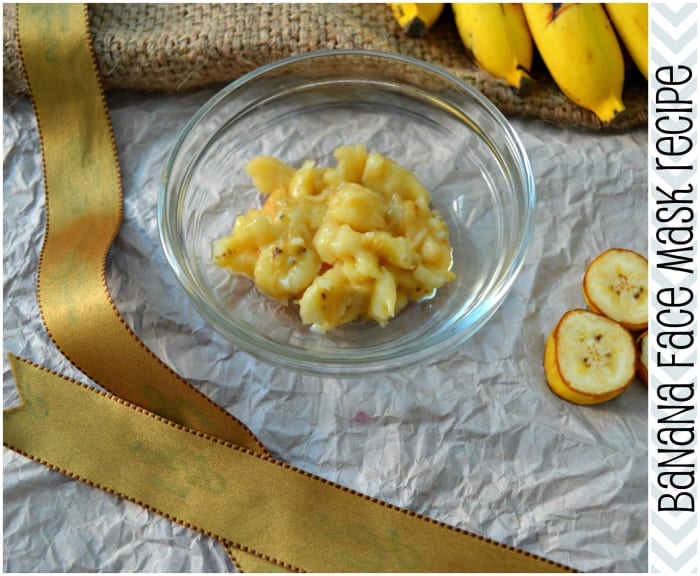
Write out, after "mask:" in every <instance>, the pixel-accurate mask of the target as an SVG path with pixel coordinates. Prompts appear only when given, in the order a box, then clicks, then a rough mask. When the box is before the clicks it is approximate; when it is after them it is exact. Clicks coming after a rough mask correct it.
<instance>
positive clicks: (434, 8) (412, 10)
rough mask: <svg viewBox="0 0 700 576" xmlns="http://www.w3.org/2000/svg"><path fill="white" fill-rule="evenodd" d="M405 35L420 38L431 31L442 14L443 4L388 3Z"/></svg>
mask: <svg viewBox="0 0 700 576" xmlns="http://www.w3.org/2000/svg"><path fill="white" fill-rule="evenodd" d="M388 4H389V6H390V7H391V10H392V12H393V14H394V18H395V19H396V21H397V22H398V23H399V26H400V27H401V30H403V32H404V34H406V35H407V36H410V37H411V38H420V37H421V36H424V35H425V33H426V32H427V31H428V30H430V28H431V27H432V26H433V24H435V22H436V21H437V19H438V18H439V17H440V14H442V11H443V9H444V7H445V4H444V3H442V2H432V3H430V2H388Z"/></svg>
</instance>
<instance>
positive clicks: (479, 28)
mask: <svg viewBox="0 0 700 576" xmlns="http://www.w3.org/2000/svg"><path fill="white" fill-rule="evenodd" d="M452 11H453V13H454V18H455V24H456V25H457V31H458V32H459V36H460V38H461V39H462V42H463V43H464V46H465V47H466V48H467V50H468V51H469V52H470V53H471V55H472V57H473V58H474V61H475V62H476V63H477V65H478V66H480V67H481V68H483V69H484V70H486V71H487V72H490V73H491V74H493V75H494V76H497V77H499V78H503V79H504V80H505V81H506V82H508V84H510V86H512V87H513V88H515V89H516V90H517V91H518V92H519V93H520V94H525V93H526V92H527V89H528V88H529V87H530V85H531V83H532V79H531V78H530V67H531V66H532V52H533V47H532V36H530V30H529V29H528V26H527V22H526V21H525V15H524V14H523V9H522V6H521V5H520V4H500V3H489V4H487V3H479V4H476V3H466V4H455V3H453V4H452Z"/></svg>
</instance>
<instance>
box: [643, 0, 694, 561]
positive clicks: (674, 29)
mask: <svg viewBox="0 0 700 576" xmlns="http://www.w3.org/2000/svg"><path fill="white" fill-rule="evenodd" d="M698 12H700V8H699V7H698V5H697V4H695V3H678V2H668V3H663V4H662V3H651V4H649V154H650V161H649V222H650V227H649V256H650V258H649V265H650V273H649V295H650V304H649V306H650V308H649V315H650V316H649V320H650V322H649V335H650V338H649V368H650V370H649V572H651V573H662V574H696V573H697V572H698V568H699V567H700V566H699V564H698V547H699V546H698V511H697V508H698V506H699V505H700V502H698V487H697V482H698V481H700V477H698V476H697V432H696V431H697V426H696V424H697V406H698V387H697V384H698V382H697V375H698V366H699V363H698V344H697V342H698V339H700V333H699V332H698V329H697V327H698V317H699V316H700V310H699V309H698V305H697V300H698V298H700V295H699V294H698V265H697V262H698V257H697V253H698V241H697V238H698V237H699V236H700V233H699V232H698V231H697V220H698V215H699V214H700V207H699V206H698V193H697V190H698V187H699V186H700V182H699V181H698V164H699V163H700V162H699V160H698V159H699V155H698V146H699V145H700V143H699V142H698V128H697V124H698V121H699V120H698V74H699V73H700V69H699V68H698V48H697V45H698ZM681 66H685V67H687V68H688V69H690V71H691V73H692V76H691V78H690V80H689V81H688V82H685V83H683V84H679V85H677V86H675V87H673V89H674V90H677V93H678V95H679V99H682V100H691V101H692V106H691V107H690V108H692V111H690V112H689V111H688V108H689V106H687V105H685V106H683V108H685V110H684V111H682V112H681V111H680V108H681V107H682V106H680V105H678V106H677V109H678V111H677V112H675V113H674V110H673V108H674V106H673V105H672V104H667V105H666V107H667V108H669V109H668V110H664V111H660V108H661V105H657V103H656V96H657V94H658V90H659V89H660V88H662V87H664V85H663V84H661V83H660V81H659V78H657V77H656V76H655V73H656V71H657V70H659V69H660V68H664V67H669V68H670V69H673V70H674V72H675V71H677V77H678V78H681V77H685V78H687V76H688V75H687V72H686V73H684V72H683V71H682V70H681V68H680V67H681ZM662 77H663V76H662ZM667 77H668V76H666V78H667ZM668 93H669V91H667V94H668ZM681 116H683V117H684V119H682V120H681V119H680V117H681ZM662 117H667V118H666V120H663V119H662ZM668 118H670V120H669V119H668ZM675 120H678V121H677V122H675V123H673V122H674V121H675ZM657 121H659V123H657ZM688 121H691V122H692V126H690V125H689V122H688ZM664 122H667V127H668V130H672V129H680V127H681V126H685V127H686V129H685V130H684V131H683V134H682V135H683V136H684V137H685V138H687V140H685V142H686V143H688V142H689V143H691V149H690V150H689V152H688V153H687V154H679V155H678V156H673V155H671V154H665V153H664V152H663V151H660V150H659V149H658V148H657V147H656V144H657V143H658V142H659V141H660V140H661V139H662V138H663V137H664V136H667V135H668V134H664V133H663V132H662V130H663V128H664ZM668 142H675V141H674V140H667V143H668ZM657 158H661V160H662V164H664V165H666V166H677V167H679V168H678V169H676V170H669V169H658V168H656V163H655V160H656V159H657ZM659 189H661V190H664V191H666V192H667V193H672V192H673V191H674V190H688V192H685V193H678V194H676V196H675V198H676V199H677V200H679V202H678V204H674V203H671V204H670V208H677V207H680V206H684V207H690V208H691V210H692V218H689V220H690V222H684V223H682V224H679V221H678V220H675V219H674V221H673V222H672V223H671V225H675V226H678V227H681V226H685V227H688V226H692V228H691V234H692V237H693V238H694V239H693V240H690V241H688V242H687V243H686V244H684V245H683V246H682V247H683V248H684V250H680V251H677V252H675V254H676V258H675V260H674V258H673V256H669V253H668V252H667V253H666V255H664V254H663V251H664V250H668V249H669V248H674V247H675V248H678V247H679V246H678V245H669V244H672V243H669V242H666V243H665V244H664V243H663V242H662V241H661V240H660V238H659V237H657V231H658V230H659V228H661V227H668V226H669V225H670V224H669V223H661V222H660V219H657V212H656V210H657V208H658V207H659V205H660V204H658V202H661V201H668V200H669V197H668V196H664V195H663V193H660V192H659ZM681 200H682V201H683V203H682V202H680V201H681ZM686 201H690V203H684V202H686ZM682 213H683V214H684V215H686V216H688V215H689V211H687V210H683V212H682ZM679 237H680V235H679ZM679 244H680V243H679ZM688 247H689V248H690V249H688ZM672 254H673V253H672ZM691 258H692V259H691ZM686 259H687V260H686ZM673 261H675V262H676V263H677V264H678V268H682V269H684V270H688V272H686V271H683V270H675V271H674V270H672V269H670V268H668V267H664V266H662V264H663V263H664V262H665V263H669V262H673ZM664 289H670V290H668V291H667V292H666V294H667V295H668V294H671V293H673V294H677V295H678V296H679V300H680V296H684V297H686V298H687V297H688V295H689V294H692V295H693V296H692V298H688V300H689V301H688V302H687V303H686V304H684V305H683V306H677V307H674V306H667V305H664V304H663V303H662V302H661V301H660V299H658V298H657V295H658V294H659V293H660V291H661V290H664ZM686 289H689V290H692V292H689V291H686ZM666 300H667V301H668V298H667V299H666ZM667 303H668V302H667ZM667 308H670V309H671V310H673V311H675V315H666V316H664V317H663V318H665V319H666V320H667V323H669V324H673V323H674V322H676V323H678V324H681V323H682V322H685V321H686V320H688V319H690V322H689V325H688V326H685V327H683V328H682V330H683V331H689V332H690V333H691V334H692V338H688V339H687V340H686V342H691V345H690V346H689V347H688V348H686V349H682V348H681V347H680V346H678V347H677V349H670V348H668V347H667V348H666V349H664V348H663V347H662V344H661V342H660V341H657V340H656V338H655V336H656V335H658V334H659V333H660V332H662V331H667V330H670V329H671V330H672V329H673V328H669V327H668V326H665V327H664V326H662V325H661V318H660V317H659V316H658V314H659V312H661V311H662V310H663V309H667ZM680 330H681V329H678V331H680ZM691 331H692V332H691ZM677 342H678V343H680V340H678V341H677ZM657 354H661V358H662V359H663V361H664V362H666V363H673V362H672V360H673V358H674V356H673V355H674V354H675V363H676V364H681V363H687V364H689V366H675V367H674V366H663V365H662V366H659V364H660V362H658V361H657ZM684 384H685V385H686V386H684V387H681V386H678V387H677V388H676V390H677V391H678V394H677V395H676V397H675V398H673V397H671V398H669V397H668V395H664V393H663V391H668V390H669V388H660V387H661V386H668V385H684ZM681 391H683V392H685V393H686V395H685V396H683V395H682V394H681V393H680V392H681ZM672 473H675V474H676V475H675V476H673V475H672ZM671 480H675V486H674V485H673V484H672V483H670V481H671ZM674 499H675V500H674ZM673 502H677V503H678V506H677V508H678V510H671V509H668V508H672V506H663V505H662V504H669V503H673ZM664 508H665V509H664Z"/></svg>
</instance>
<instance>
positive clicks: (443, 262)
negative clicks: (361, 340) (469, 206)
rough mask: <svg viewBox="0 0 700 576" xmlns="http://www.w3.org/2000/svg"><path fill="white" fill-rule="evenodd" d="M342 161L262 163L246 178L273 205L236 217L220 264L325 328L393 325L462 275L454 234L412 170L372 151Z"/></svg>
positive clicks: (222, 244)
mask: <svg viewBox="0 0 700 576" xmlns="http://www.w3.org/2000/svg"><path fill="white" fill-rule="evenodd" d="M333 155H334V157H335V158H336V160H337V165H336V166H335V167H333V168H320V167H316V165H315V163H314V162H313V161H310V160H307V161H306V162H304V164H303V165H302V166H301V168H299V169H295V168H293V167H290V166H288V165H286V164H284V163H283V162H281V161H280V160H277V159H275V158H272V157H269V156H259V157H257V158H255V159H253V160H252V161H251V162H250V163H249V164H248V165H247V166H246V173H247V174H248V175H249V176H250V177H251V178H252V180H253V183H254V185H255V187H256V188H257V189H258V191H259V192H260V193H261V194H263V195H266V196H267V198H266V200H265V203H264V205H263V207H262V208H259V209H252V210H249V211H248V212H247V213H246V214H242V215H239V216H238V217H237V218H236V220H235V223H234V226H233V230H232V232H231V234H230V235H228V236H224V237H222V238H219V239H217V240H215V241H214V244H213V249H212V258H213V261H214V263H215V264H216V265H217V266H220V267H222V268H226V269H228V270H229V271H231V272H232V273H235V274H244V275H245V276H247V277H249V278H251V279H252V280H253V281H254V282H255V285H256V287H257V289H258V290H260V292H262V293H263V294H266V295H267V296H269V297H271V298H273V299H275V300H277V301H278V302H281V303H282V304H285V305H287V304H289V303H294V304H297V305H298V307H299V315H300V317H301V320H302V322H303V323H304V324H307V325H310V326H311V329H312V330H314V331H316V332H326V331H328V330H331V329H332V328H335V327H337V326H340V325H342V324H346V323H348V322H353V321H355V320H374V321H376V322H378V323H379V324H380V325H381V326H384V325H386V323H387V322H388V321H389V320H390V319H391V318H393V317H394V316H395V315H396V314H397V313H398V312H399V311H400V310H401V309H402V308H404V307H405V306H406V305H407V304H408V303H409V302H410V301H420V300H423V299H425V298H427V297H430V296H432V295H433V294H434V293H435V290H437V289H438V288H440V287H441V286H442V285H444V284H445V283H446V282H449V281H450V280H453V279H454V277H455V276H454V273H453V272H452V271H451V270H450V268H451V266H452V248H451V246H450V242H449V230H448V228H447V224H446V222H445V220H444V217H443V216H442V214H441V213H440V212H439V211H438V210H436V209H434V208H431V206H430V200H431V196H430V192H428V190H427V189H426V188H425V187H424V186H423V185H422V184H421V183H420V181H419V180H418V178H417V177H416V176H415V174H413V173H412V172H411V171H409V170H407V169H405V168H403V167H402V166H400V165H399V164H398V163H396V162H394V161H393V160H391V159H389V158H386V157H384V156H382V155H380V154H378V153H376V152H372V153H368V152H367V150H366V149H365V147H364V146H363V145H356V146H349V145H345V146H340V147H338V148H336V150H335V151H334V153H333Z"/></svg>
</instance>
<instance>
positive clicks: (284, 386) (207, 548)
mask: <svg viewBox="0 0 700 576" xmlns="http://www.w3.org/2000/svg"><path fill="white" fill-rule="evenodd" d="M212 94H213V91H210V90H205V91H200V92H196V93H190V94H186V95H143V94H141V95H139V94H120V93H113V94H110V95H109V96H108V103H109V107H110V110H111V113H112V120H113V124H114V131H115V135H116V141H117V145H118V150H119V156H120V161H121V170H122V176H123V188H124V222H123V225H122V228H121V231H120V234H119V236H118V238H117V239H116V241H115V243H114V246H113V249H112V251H111V253H110V257H109V260H108V268H107V273H108V283H109V287H110V290H111V292H112V296H113V298H114V300H115V302H116V304H117V306H118V308H119V310H120V311H121V313H122V315H123V316H124V318H125V320H126V321H127V322H128V323H129V325H130V326H131V327H132V328H133V329H134V331H135V332H136V334H137V335H138V336H139V337H140V338H141V339H142V340H143V341H144V342H145V344H146V345H147V346H149V347H150V348H151V349H152V350H153V351H154V352H155V353H156V354H157V355H158V356H159V357H160V358H161V359H162V360H163V361H164V362H165V363H167V364H168V365H169V366H171V367H172V368H173V369H174V370H175V371H176V372H178V373H179V374H181V375H183V376H184V377H185V378H187V379H188V380H189V381H190V382H191V383H192V384H193V385H195V386H196V387H198V388H199V389H200V390H202V391H203V392H204V393H205V394H207V395H209V396H210V397H211V398H213V399H214V400H215V401H216V402H218V403H219V404H221V405H223V406H224V407H226V408H227V409H228V410H229V411H231V412H232V413H233V414H234V415H235V416H237V417H238V418H239V419H241V420H242V421H243V422H245V423H246V424H247V425H248V426H249V427H250V428H251V429H252V431H253V432H254V433H255V434H256V435H257V436H258V437H259V438H260V439H261V440H262V442H263V443H264V444H265V445H266V446H267V447H268V448H269V449H270V451H271V452H272V453H273V454H274V455H275V456H276V457H278V458H280V459H282V460H284V461H286V462H288V463H290V464H293V465H295V466H298V467H301V468H303V469H305V470H307V471H309V472H311V473H314V474H317V475H319V476H322V477H324V478H327V479H329V480H332V481H335V482H338V483H340V484H343V485H345V486H348V487H350V488H354V489H356V490H359V491H361V492H363V493H366V494H369V495H372V496H375V497H377V498H380V499H383V500H386V501H388V502H391V503H393V504H396V505H398V506H402V507H406V508H409V509H411V510H415V511H417V512H420V513H422V514H426V515H429V516H431V517H433V518H435V519H438V520H441V521H444V522H447V523H449V524H452V525H455V526H459V527H460V528H463V529H466V530H469V531H473V532H476V533H478V534H482V535H484V536H487V537H489V538H493V539H494V540H497V541H500V542H503V543H506V544H509V545H512V546H516V547H519V548H522V549H525V550H527V551H529V552H532V553H535V554H538V555H541V556H544V557H547V558H549V559H551V560H555V561H558V562H561V563H564V564H567V565H569V566H571V567H573V568H576V569H579V570H583V571H596V572H618V571H619V572H644V571H646V570H647V446H646V444H647V390H646V388H645V387H644V385H643V384H641V383H640V382H637V381H635V382H634V383H633V385H632V386H631V387H630V389H628V390H627V391H626V392H625V393H624V394H623V395H622V396H620V397H618V398H617V399H615V400H613V401H611V402H608V403H606V404H602V405H600V406H594V407H584V406H576V405H573V404H569V403H566V402H564V401H562V400H560V399H559V398H557V397H556V396H554V395H553V394H552V393H551V392H550V391H549V389H548V388H547V385H546V382H545V379H544V375H543V371H542V355H543V351H544V343H545V338H546V336H547V334H548V333H549V331H550V330H551V329H552V327H553V326H554V325H555V324H556V322H557V321H558V319H559V318H560V317H561V315H562V314H563V313H564V312H565V311H567V310H568V309H570V308H575V307H584V302H583V297H582V294H581V279H582V276H583V272H584V270H585V267H586V265H587V264H588V262H589V261H590V260H591V259H592V258H593V257H594V256H596V255H597V254H598V253H600V252H602V251H603V250H605V249H607V248H611V247H624V248H630V249H633V250H637V251H639V252H641V253H643V254H646V250H647V132H646V129H639V130H635V131H632V132H627V133H623V134H600V133H586V132H581V131H577V130H571V129H563V128H559V127H555V126H549V125H544V124H542V123H540V122H536V121H529V120H517V119H516V120H512V122H513V124H514V127H515V129H516V131H517V132H518V133H519V135H520V137H521V139H522V141H523V143H524V145H525V147H526V149H527V151H528V153H529V155H530V159H531V162H532V165H533V169H534V173H535V175H536V180H537V191H538V201H539V206H538V214H537V226H536V230H535V235H534V239H533V242H532V246H531V248H530V252H529V254H528V257H527V260H526V263H525V266H524V268H523V270H522V272H521V274H520V276H519V277H518V279H517V281H516V282H515V285H514V287H513V290H512V292H511V293H510V295H509V296H508V298H507V299H506V301H505V303H504V304H503V306H502V307H501V309H500V310H499V311H498V312H497V313H496V315H495V316H494V318H493V319H492V320H491V321H490V322H489V323H488V324H487V325H486V326H485V327H484V328H483V329H482V330H481V331H480V332H479V333H478V334H477V335H476V336H475V337H474V338H473V339H472V340H470V341H469V342H467V343H466V344H465V345H463V346H462V347H461V348H460V349H458V350H457V351H456V352H455V353H453V354H452V355H450V356H449V357H448V358H446V359H444V360H442V361H440V362H438V363H436V364H434V365H430V366H422V367H419V368H415V369H411V370H409V371H406V372H404V373H395V374H391V375H387V376H378V377H372V378H366V379H362V380H357V379H349V380H334V379H322V378H315V377H309V376H302V375H299V374H294V373H289V372H286V371H284V370H279V369H275V368H272V367H270V366H268V365H266V364H263V363H261V362H259V361H257V360H255V359H253V358H252V357H250V356H249V355H248V354H246V353H244V352H241V351H239V350H237V349H236V348H235V347H233V346H232V345H231V344H229V343H228V342H227V341H225V340H224V339H223V338H222V337H220V336H219V335H218V334H216V333H215V332H214V331H213V330H212V329H210V328H209V327H208V325H206V324H205V323H204V322H203V320H202V319H201V318H200V317H199V315H198V313H197V312H196V311H195V310H194V308H193V306H192V305H191V304H190V303H189V302H188V300H187V298H186V296H185V293H184V292H183V291H182V290H181V289H180V287H179V285H177V283H176V281H175V278H174V277H173V275H172V274H171V272H170V270H169V269H168V268H167V265H166V263H165V260H164V257H163V255H162V252H161V250H160V245H159V240H158V234H157V226H156V211H155V208H156V196H157V191H158V185H159V179H160V176H161V170H162V167H163V163H164V161H165V159H166V156H167V154H168V152H169V149H170V147H171V145H172V144H173V143H174V141H175V138H176V136H177V134H178V132H179V130H180V129H181V128H182V127H183V126H184V125H185V123H186V122H187V120H188V119H189V118H190V116H191V115H192V114H193V113H194V112H195V111H196V110H197V109H198V107H199V106H200V105H201V104H203V103H204V102H205V101H206V100H207V99H208V98H209V97H210V96H211V95H212ZM3 144H4V157H3V160H4V163H3V167H4V170H3V200H4V204H3V246H4V252H3V273H4V277H3V289H4V306H3V311H4V338H3V343H4V350H5V352H6V353H7V352H12V353H14V354H18V355H20V356H23V357H25V358H27V359H30V360H32V361H34V362H38V363H41V364H43V365H45V366H47V367H48V368H50V369H53V370H56V371H58V372H60V373H62V374H65V375H67V376H70V377H73V378H76V379H78V380H80V381H83V382H86V383H89V382H88V381H87V379H86V378H85V377H84V376H83V375H82V374H81V373H80V372H78V371H77V370H76V369H75V368H73V367H72V366H71V365H70V364H69V363H68V362H67V361H66V360H65V359H64V358H63V357H62V356H61V354H60V353H59V352H58V351H57V349H56V348H55V347H54V346H53V344H52V343H51V342H50V340H49V338H48V337H47V335H46V332H45V330H44V327H43V325H42V323H41V320H40V316H39V311H38V307H37V304H36V295H35V279H36V271H37V266H38V261H39V252H40V249H41V243H42V240H43V226H44V212H43V210H44V196H43V183H42V177H41V157H40V149H39V143H38V137H37V133H36V127H35V122H34V116H33V113H32V109H31V106H30V104H29V102H28V101H27V100H26V99H21V100H11V99H9V98H7V97H6V98H5V101H4V109H3ZM3 376H4V379H3V384H4V387H3V393H4V406H5V407H6V408H7V407H10V406H13V405H16V404H17V403H18V397H17V393H16V390H15V388H14V382H13V379H12V376H11V373H10V370H9V366H8V364H7V361H6V360H5V361H4V374H3ZM79 417H80V415H79V414H76V418H79ZM3 471H4V482H3V496H4V509H3V514H4V534H3V545H4V554H3V569H4V570H5V571H6V572H16V571H54V572H56V571H71V572H90V571H105V572H125V571H145V572H218V571H227V570H229V571H230V570H233V566H232V564H231V563H230V561H229V560H228V558H227V557H226V555H225V553H224V551H223V548H222V547H221V546H220V545H218V544H217V543H216V542H214V541H212V540H211V539H209V538H206V537H204V536H201V535H198V534H196V533H194V532H192V531H190V530H188V529H186V528H183V527H181V526H178V525H176V524H174V523H172V522H169V521H168V520H165V519H164V518H161V517H159V516H157V515H156V514H153V513H151V512H147V511H145V510H143V509H141V508H140V507H138V506H137V505H135V504H132V503H129V502H126V501H123V500H120V499H118V498H117V497H115V496H111V495H108V494H105V493H102V492H100V491H98V490H96V489H93V488H91V487H89V486H87V485H84V484H81V483H79V482H76V481H73V480H71V479H69V478H67V477H64V476H62V475H60V474H59V473H56V472H52V471H50V470H48V469H46V468H43V467H42V466H40V465H38V464H35V463H33V462H31V461H29V460H27V459H25V458H23V457H21V456H19V455H17V454H14V453H13V452H10V451H8V450H5V451H4V463H3Z"/></svg>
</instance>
